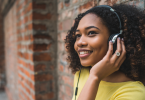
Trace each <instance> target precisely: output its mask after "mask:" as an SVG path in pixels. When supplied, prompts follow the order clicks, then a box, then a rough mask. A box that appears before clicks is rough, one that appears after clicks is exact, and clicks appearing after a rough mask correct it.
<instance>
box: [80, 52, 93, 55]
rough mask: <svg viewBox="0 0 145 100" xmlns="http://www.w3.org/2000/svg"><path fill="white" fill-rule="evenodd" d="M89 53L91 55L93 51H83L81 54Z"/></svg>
mask: <svg viewBox="0 0 145 100" xmlns="http://www.w3.org/2000/svg"><path fill="white" fill-rule="evenodd" d="M87 53H91V51H81V52H80V54H81V55H82V54H87Z"/></svg>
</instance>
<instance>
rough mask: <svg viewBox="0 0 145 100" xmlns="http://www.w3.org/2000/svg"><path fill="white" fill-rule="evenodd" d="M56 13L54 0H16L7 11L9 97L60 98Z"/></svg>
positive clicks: (12, 99)
mask: <svg viewBox="0 0 145 100" xmlns="http://www.w3.org/2000/svg"><path fill="white" fill-rule="evenodd" d="M3 3H7V4H6V5H9V2H3ZM5 7H6V6H5ZM5 7H4V6H3V9H5ZM56 13H57V6H56V1H55V0H53V1H52V0H47V1H40V0H33V1H32V0H21V1H20V0H16V1H15V3H14V4H13V5H12V6H11V8H10V9H9V10H8V11H7V13H6V14H5V20H4V25H5V26H4V31H5V41H6V42H5V50H6V55H5V56H6V66H5V67H6V73H7V86H6V91H7V94H8V96H9V100H48V99H49V100H56V99H57V95H56V93H55V92H57V86H56V84H57V83H56V79H57V78H56V75H57V74H55V73H56V51H57V49H56V48H57V42H56V41H57V31H56V30H57V27H55V26H56V25H57V24H56V23H57V22H56V21H57V19H56V18H57V16H56ZM0 26H1V25H0ZM0 53H1V52H0Z"/></svg>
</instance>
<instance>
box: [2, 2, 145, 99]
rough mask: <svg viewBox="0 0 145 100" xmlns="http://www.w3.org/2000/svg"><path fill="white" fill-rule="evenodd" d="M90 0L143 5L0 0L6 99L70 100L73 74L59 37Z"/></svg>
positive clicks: (64, 34)
mask: <svg viewBox="0 0 145 100" xmlns="http://www.w3.org/2000/svg"><path fill="white" fill-rule="evenodd" d="M94 1H95V4H96V5H103V4H107V5H113V4H116V3H126V4H131V5H137V6H139V7H141V8H144V5H145V4H144V2H145V0H0V4H1V6H0V9H1V10H2V14H0V33H2V34H0V48H4V47H5V51H4V50H3V49H0V73H4V71H2V70H3V69H2V67H3V66H4V61H5V71H6V80H7V83H6V86H5V89H6V92H7V95H8V97H9V100H71V98H72V95H73V92H74V90H73V79H74V75H73V74H72V73H71V70H70V69H68V65H69V63H68V62H67V61H66V58H67V52H66V49H65V43H64V38H65V36H66V34H67V32H68V30H70V28H71V26H72V25H73V20H74V19H75V17H76V16H77V15H78V14H79V13H82V12H84V11H86V10H87V9H89V8H91V7H93V6H94ZM1 16H2V17H1ZM1 19H3V20H1ZM2 30H4V35H3V32H2ZM4 52H5V56H4ZM4 58H5V60H4ZM0 80H1V74H0Z"/></svg>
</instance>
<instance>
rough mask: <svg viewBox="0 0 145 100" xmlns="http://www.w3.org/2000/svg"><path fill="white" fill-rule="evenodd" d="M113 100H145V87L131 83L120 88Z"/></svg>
mask: <svg viewBox="0 0 145 100" xmlns="http://www.w3.org/2000/svg"><path fill="white" fill-rule="evenodd" d="M111 100H145V87H144V86H134V85H129V86H125V87H122V88H120V89H118V90H117V91H116V92H115V93H114V95H113V96H112V99H111Z"/></svg>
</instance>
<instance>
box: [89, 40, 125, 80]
mask: <svg viewBox="0 0 145 100" xmlns="http://www.w3.org/2000/svg"><path fill="white" fill-rule="evenodd" d="M117 52H120V56H117V55H116V53H117ZM112 53H113V43H112V42H109V49H108V52H107V54H106V55H105V56H104V58H103V59H102V60H101V61H99V62H98V63H96V64H95V65H94V66H93V67H92V68H91V70H90V75H93V76H95V77H97V78H98V79H99V80H102V79H103V78H105V77H107V76H108V75H110V74H112V73H113V72H115V71H117V70H119V68H120V66H121V64H122V63H123V62H124V60H125V59H126V50H125V45H124V41H122V40H120V39H119V38H117V50H116V51H115V53H114V54H113V55H112Z"/></svg>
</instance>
